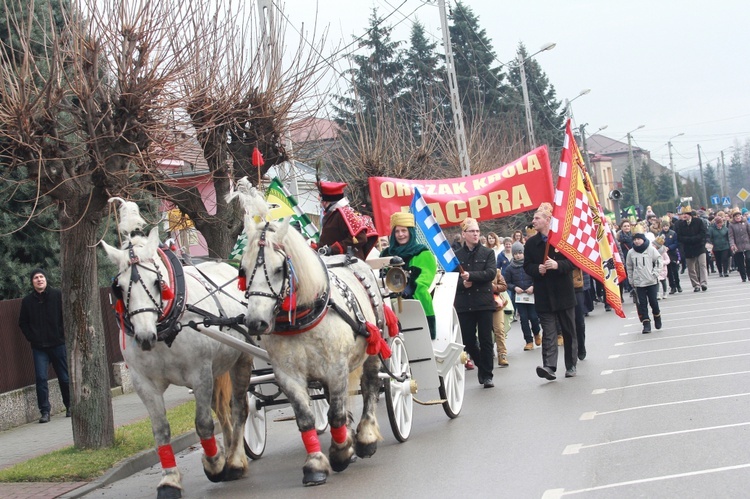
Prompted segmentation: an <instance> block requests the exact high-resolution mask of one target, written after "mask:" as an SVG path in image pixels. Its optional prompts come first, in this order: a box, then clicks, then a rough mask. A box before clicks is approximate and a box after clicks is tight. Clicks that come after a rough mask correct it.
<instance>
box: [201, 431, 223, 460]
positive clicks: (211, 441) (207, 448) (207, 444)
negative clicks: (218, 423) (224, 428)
mask: <svg viewBox="0 0 750 499" xmlns="http://www.w3.org/2000/svg"><path fill="white" fill-rule="evenodd" d="M201 445H202V446H203V452H205V453H206V457H214V456H215V455H216V454H217V453H218V452H219V448H218V447H217V446H216V437H214V436H211V438H207V439H206V440H203V439H201Z"/></svg>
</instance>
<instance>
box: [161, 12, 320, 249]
mask: <svg viewBox="0 0 750 499" xmlns="http://www.w3.org/2000/svg"><path fill="white" fill-rule="evenodd" d="M250 5H254V4H250ZM258 15H260V14H259V13H257V12H255V11H254V10H252V7H246V5H245V4H239V5H235V4H233V3H232V2H229V1H225V2H217V3H211V4H210V3H208V2H207V3H205V4H201V5H199V6H194V7H192V15H191V19H190V23H188V24H185V25H177V24H173V25H171V26H170V32H171V33H170V37H171V38H172V40H175V43H176V44H177V45H178V46H179V50H177V49H175V53H176V54H177V56H178V57H179V60H180V65H181V66H184V68H185V71H184V72H183V73H182V74H181V77H180V80H179V86H180V93H181V94H182V96H183V97H182V98H183V106H184V114H185V115H186V117H185V118H184V122H183V124H182V127H187V128H192V130H193V132H194V133H192V136H193V137H195V138H196V139H197V141H198V143H199V144H200V146H201V148H202V150H203V156H204V158H205V160H206V163H207V164H208V168H209V171H210V173H211V182H212V183H213V187H214V191H215V193H216V196H215V199H211V200H210V203H211V204H212V205H207V201H206V200H205V199H203V198H202V196H201V193H200V192H199V190H198V189H197V188H187V189H185V188H180V187H176V186H175V185H174V184H173V183H170V182H169V178H168V176H167V175H166V174H163V173H159V172H155V171H152V172H151V175H150V178H149V180H151V181H152V182H151V183H150V184H149V186H148V187H149V188H150V189H152V190H153V191H154V192H156V193H157V195H158V196H159V197H162V198H164V199H167V200H168V201H170V202H172V203H174V204H175V205H177V207H178V208H179V209H180V210H181V211H182V212H183V213H185V214H187V215H188V216H190V218H191V219H192V220H193V222H194V223H195V226H196V228H197V229H198V230H199V231H200V232H201V233H202V234H203V236H204V237H205V239H206V242H207V244H208V251H209V256H212V257H215V258H226V257H227V255H228V254H229V251H230V250H231V248H232V245H233V244H234V242H235V240H236V237H237V235H238V234H239V232H240V230H241V221H242V217H240V216H237V215H236V214H235V213H234V212H233V210H232V209H231V207H230V206H228V205H227V203H226V201H225V200H224V198H225V195H226V194H227V193H228V192H229V189H230V185H231V182H232V181H233V180H236V179H239V178H242V177H244V176H247V177H248V178H249V179H250V180H251V181H252V182H253V183H254V184H258V182H259V180H260V179H261V178H262V176H263V175H264V174H265V173H266V171H267V170H268V169H269V168H270V167H271V166H273V165H278V164H280V163H283V162H285V161H287V160H288V159H289V157H290V154H289V152H288V151H287V150H286V148H285V146H284V142H285V136H286V134H287V133H288V132H289V130H290V129H291V128H292V127H293V126H294V123H297V122H302V121H303V120H302V118H306V117H309V116H312V115H314V113H315V111H316V110H317V108H318V106H319V99H316V97H315V95H314V93H315V87H316V85H317V84H318V83H319V81H320V79H321V78H322V77H323V75H324V74H325V66H323V65H322V60H321V59H322V57H321V56H320V53H321V49H322V46H323V43H324V41H325V36H321V37H320V40H319V42H318V45H317V46H313V45H310V42H308V41H307V40H308V39H312V40H315V39H316V38H318V36H317V34H316V33H315V32H313V33H312V35H310V34H305V36H304V37H302V38H300V41H299V45H298V46H297V47H296V48H295V49H294V50H293V51H288V50H286V46H285V27H286V23H280V22H275V21H273V19H277V18H278V17H279V16H283V13H282V12H281V11H276V12H275V16H273V18H272V19H271V21H270V22H268V23H266V24H265V27H266V28H265V31H263V32H260V31H259V30H258V29H257V28H256V25H257V16H258ZM303 101H304V105H306V106H307V107H303ZM178 127H179V126H178ZM256 147H257V148H258V150H259V151H260V152H261V153H262V155H263V157H264V159H265V164H264V166H263V167H261V168H256V167H255V166H253V165H252V161H251V160H252V156H253V151H254V149H255V148H256Z"/></svg>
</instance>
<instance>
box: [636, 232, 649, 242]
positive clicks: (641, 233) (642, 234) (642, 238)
mask: <svg viewBox="0 0 750 499" xmlns="http://www.w3.org/2000/svg"><path fill="white" fill-rule="evenodd" d="M633 239H641V240H643V241H648V239H647V238H646V234H644V233H643V232H638V233H636V234H633Z"/></svg>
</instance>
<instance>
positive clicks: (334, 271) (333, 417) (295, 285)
mask: <svg viewBox="0 0 750 499" xmlns="http://www.w3.org/2000/svg"><path fill="white" fill-rule="evenodd" d="M239 191H240V192H239V193H233V194H230V196H229V198H233V197H238V198H240V200H241V202H242V203H243V205H244V206H245V209H246V211H247V215H246V217H245V232H246V234H247V247H246V249H245V253H244V255H243V257H242V263H241V269H240V280H241V281H243V280H244V281H245V283H246V284H245V286H246V289H247V292H246V294H245V296H246V299H247V302H248V306H247V311H246V313H245V325H246V326H247V327H248V329H249V332H250V333H251V334H253V335H255V334H258V335H263V336H262V338H263V346H264V347H265V348H266V350H267V351H268V356H269V358H270V359H271V364H272V365H273V370H274V373H275V375H276V382H277V383H278V384H279V386H280V387H281V389H282V391H283V392H284V394H285V395H286V396H287V398H288V399H289V401H290V403H291V405H292V408H293V410H294V414H295V416H296V420H297V426H298V428H299V431H300V432H301V434H302V440H303V442H304V444H305V449H306V451H307V458H306V461H305V464H304V466H303V484H305V485H318V484H322V483H325V481H326V479H327V476H328V475H329V473H330V470H331V468H332V469H333V470H334V471H343V470H344V469H346V467H347V466H348V465H349V463H350V462H351V461H352V459H353V454H354V452H355V450H356V453H357V455H358V456H359V457H370V456H372V455H373V454H374V453H375V451H376V450H377V442H378V441H379V440H382V437H381V435H380V431H379V428H378V423H377V420H376V417H375V406H376V402H377V398H378V393H379V390H380V380H379V379H378V371H379V366H380V360H379V358H378V357H377V356H375V355H374V354H376V353H378V352H382V353H385V354H386V356H387V355H389V354H390V351H389V350H388V346H387V344H386V343H385V340H383V339H382V337H381V329H384V327H385V325H384V314H385V313H386V312H385V311H384V306H383V300H382V297H381V296H380V293H379V289H378V286H377V282H376V280H375V277H374V275H373V273H372V270H371V269H370V267H369V265H367V264H365V263H364V262H362V261H356V262H355V263H350V262H348V261H347V258H346V257H344V256H339V257H333V258H331V259H326V263H327V264H328V265H330V268H329V269H327V268H326V265H325V264H324V262H323V261H322V260H321V258H320V257H319V256H318V254H317V253H316V252H315V251H314V250H313V249H311V248H310V246H309V245H308V244H307V243H306V241H305V239H304V238H303V237H302V235H301V234H300V233H299V232H297V231H296V230H294V229H293V228H290V226H289V220H288V219H287V220H286V221H284V222H265V218H266V216H267V212H268V206H267V205H266V203H265V200H264V199H263V197H262V196H260V194H259V193H257V192H256V191H255V190H254V189H252V188H250V189H248V188H247V186H243V185H242V184H240V185H239ZM391 314H392V312H391ZM386 320H387V321H388V325H389V326H390V327H392V328H393V329H394V330H395V329H396V328H397V324H396V322H397V321H396V320H395V316H391V315H389V316H388V318H387V319H386ZM391 321H393V322H391ZM360 366H362V370H361V371H362V372H361V379H360V388H361V391H362V397H363V399H364V407H363V410H362V417H361V419H360V423H359V425H358V427H357V431H356V436H354V435H353V434H352V431H351V429H350V428H349V427H348V426H349V425H348V423H349V418H348V413H347V408H346V401H347V398H348V397H347V393H348V388H349V386H348V385H349V382H350V381H349V374H350V373H352V372H354V371H355V370H357V369H358V368H359V367H360ZM357 374H359V373H357ZM313 381H317V382H320V383H321V384H322V385H323V387H324V390H325V393H326V396H327V399H328V402H329V404H330V409H329V411H328V421H329V423H330V426H331V446H330V449H329V458H330V461H329V459H328V458H326V456H325V455H324V454H323V453H322V452H321V451H320V442H319V440H318V435H317V433H316V431H315V417H314V415H313V411H312V409H311V406H310V397H309V395H308V385H309V383H310V382H313ZM355 439H356V449H355V442H354V440H355Z"/></svg>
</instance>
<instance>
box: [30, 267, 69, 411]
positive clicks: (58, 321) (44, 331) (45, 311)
mask: <svg viewBox="0 0 750 499" xmlns="http://www.w3.org/2000/svg"><path fill="white" fill-rule="evenodd" d="M31 284H32V286H33V287H34V291H32V292H31V294H29V295H28V296H26V297H25V298H24V299H23V301H22V302H21V313H20V315H19V318H18V326H19V327H20V328H21V331H22V332H23V335H24V336H25V337H26V339H27V340H29V343H31V351H32V353H33V355H34V372H35V376H36V399H37V403H38V405H39V411H40V412H41V413H42V417H41V418H40V419H39V422H40V423H48V422H49V414H50V410H51V406H50V403H49V387H48V384H47V371H48V370H49V365H50V363H52V367H54V368H55V373H56V374H57V381H58V383H59V384H60V393H61V394H62V399H63V403H64V404H65V415H66V416H67V417H70V391H69V388H68V386H69V384H70V379H69V377H68V354H67V352H66V350H65V330H64V328H63V317H62V293H60V290H59V289H54V288H50V287H48V286H47V276H46V275H45V273H44V271H43V270H42V269H34V270H33V271H32V272H31Z"/></svg>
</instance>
